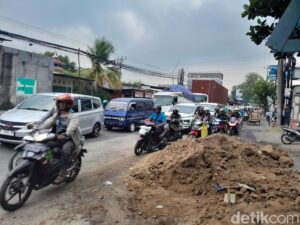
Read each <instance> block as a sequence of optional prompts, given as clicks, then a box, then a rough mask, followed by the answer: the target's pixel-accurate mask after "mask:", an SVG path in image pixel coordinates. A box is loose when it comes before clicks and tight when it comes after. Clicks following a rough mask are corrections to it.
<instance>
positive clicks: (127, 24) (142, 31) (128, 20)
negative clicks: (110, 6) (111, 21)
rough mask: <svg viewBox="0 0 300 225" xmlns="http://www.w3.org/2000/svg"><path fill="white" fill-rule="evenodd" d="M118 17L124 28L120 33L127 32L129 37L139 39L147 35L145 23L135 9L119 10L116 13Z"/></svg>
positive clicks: (134, 39)
mask: <svg viewBox="0 0 300 225" xmlns="http://www.w3.org/2000/svg"><path fill="white" fill-rule="evenodd" d="M116 19H117V22H118V24H119V26H120V28H121V30H122V32H120V34H121V35H122V34H125V35H126V37H127V39H129V40H133V41H139V40H144V39H145V38H146V37H147V35H146V33H147V30H146V26H145V24H144V23H143V21H142V20H141V18H139V17H138V15H137V14H136V13H134V12H133V11H128V10H124V11H118V12H117V13H116Z"/></svg>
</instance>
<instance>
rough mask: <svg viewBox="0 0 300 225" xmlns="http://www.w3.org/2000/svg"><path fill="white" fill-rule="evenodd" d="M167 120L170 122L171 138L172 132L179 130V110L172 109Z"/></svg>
mask: <svg viewBox="0 0 300 225" xmlns="http://www.w3.org/2000/svg"><path fill="white" fill-rule="evenodd" d="M168 119H169V120H170V124H169V132H170V135H171V136H172V135H173V134H174V132H178V131H179V130H180V120H181V115H180V114H179V110H178V109H177V108H174V109H173V111H172V114H171V115H170V116H169V118H168Z"/></svg>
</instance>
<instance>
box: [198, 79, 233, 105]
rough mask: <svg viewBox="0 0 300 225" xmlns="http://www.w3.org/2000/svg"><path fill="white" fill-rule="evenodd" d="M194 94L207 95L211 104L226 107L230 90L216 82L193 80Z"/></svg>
mask: <svg viewBox="0 0 300 225" xmlns="http://www.w3.org/2000/svg"><path fill="white" fill-rule="evenodd" d="M192 92H193V93H204V94H207V95H208V99H209V102H213V103H219V104H223V105H226V104H227V101H228V89H227V88H225V87H224V86H222V85H221V84H219V83H218V82H216V81H215V80H193V81H192Z"/></svg>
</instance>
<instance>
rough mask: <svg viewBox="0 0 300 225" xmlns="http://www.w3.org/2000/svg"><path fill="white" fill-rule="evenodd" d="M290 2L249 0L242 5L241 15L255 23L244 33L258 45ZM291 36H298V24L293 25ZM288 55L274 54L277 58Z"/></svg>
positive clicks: (285, 0) (269, 32) (268, 34)
mask: <svg viewBox="0 0 300 225" xmlns="http://www.w3.org/2000/svg"><path fill="white" fill-rule="evenodd" d="M290 2H291V0H249V4H245V5H244V11H243V12H242V17H247V18H248V20H256V24H254V25H251V26H250V28H249V31H248V32H247V33H246V34H247V35H248V36H250V39H251V40H252V41H253V42H254V43H255V44H257V45H260V44H261V43H262V42H263V41H264V40H265V39H266V38H267V37H269V36H270V34H271V33H272V32H273V30H274V28H275V26H276V24H277V23H278V20H279V19H280V17H281V16H282V15H283V13H284V11H285V10H286V8H287V6H288V5H289V3H290ZM270 18H273V20H271V19H270ZM291 38H295V39H296V38H300V27H299V26H298V27H295V29H294V31H293V33H292V34H291ZM288 55H289V54H283V53H279V52H276V53H275V54H274V56H275V57H276V58H277V59H279V58H285V57H287V56H288Z"/></svg>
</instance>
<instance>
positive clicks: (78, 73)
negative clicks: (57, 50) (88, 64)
mask: <svg viewBox="0 0 300 225" xmlns="http://www.w3.org/2000/svg"><path fill="white" fill-rule="evenodd" d="M79 53H80V48H79V49H78V54H77V55H78V77H79V78H80V56H79Z"/></svg>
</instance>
